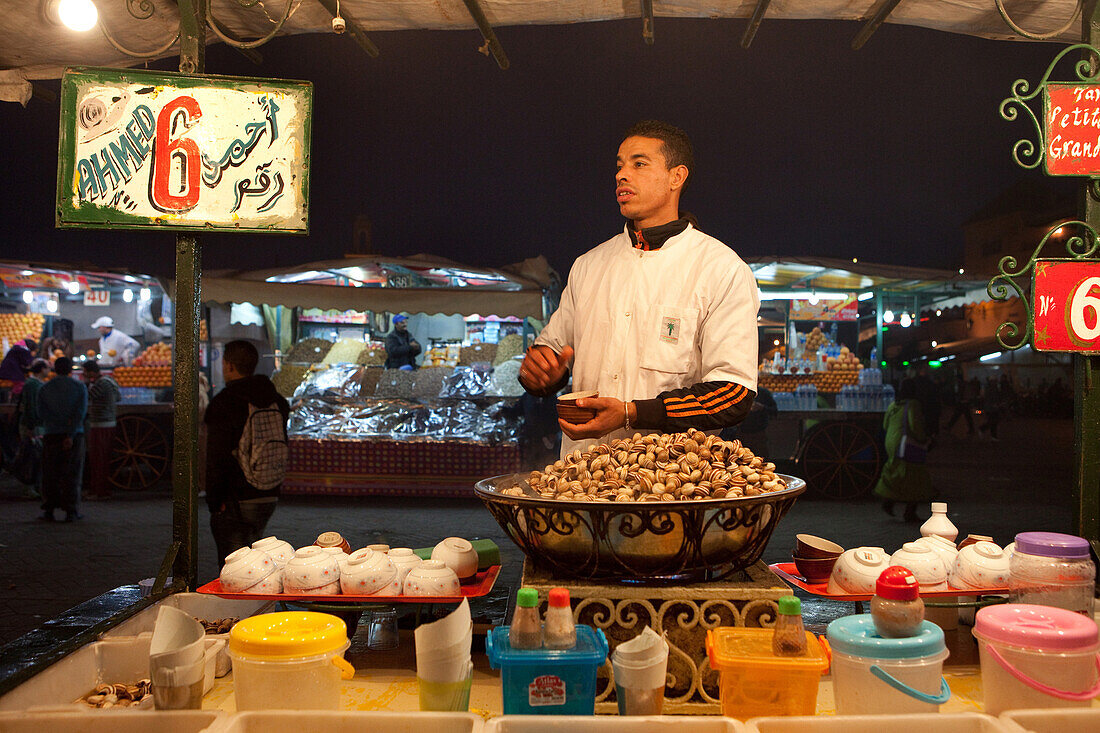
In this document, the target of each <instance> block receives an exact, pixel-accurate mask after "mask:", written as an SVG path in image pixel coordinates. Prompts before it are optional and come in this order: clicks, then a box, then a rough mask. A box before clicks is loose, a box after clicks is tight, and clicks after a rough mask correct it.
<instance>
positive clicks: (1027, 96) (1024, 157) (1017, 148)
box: [1000, 43, 1100, 188]
mask: <svg viewBox="0 0 1100 733" xmlns="http://www.w3.org/2000/svg"><path fill="white" fill-rule="evenodd" d="M1074 51H1085V52H1087V54H1088V56H1086V58H1083V59H1080V60H1078V61H1077V63H1076V64H1074V73H1075V74H1076V75H1077V80H1078V81H1080V82H1082V83H1087V84H1092V83H1096V82H1098V81H1100V50H1097V49H1096V48H1093V47H1092V46H1090V45H1089V44H1087V43H1078V44H1074V45H1072V46H1067V47H1066V48H1065V49H1063V50H1062V51H1061V52H1060V53H1059V54H1058V55H1057V56H1055V57H1054V60H1053V61H1051V62H1050V66H1048V67H1047V70H1046V73H1045V74H1043V78H1042V79H1041V80H1040V81H1039V83H1038V84H1037V85H1036V86H1035V89H1034V91H1029V90H1030V89H1031V87H1030V84H1029V83H1028V81H1027V79H1017V80H1016V81H1014V82H1013V83H1012V96H1011V97H1008V98H1006V99H1004V100H1003V101H1002V102H1001V106H1000V112H1001V117H1002V118H1004V119H1005V120H1008V121H1009V122H1015V121H1016V118H1017V117H1018V116H1019V113H1018V111H1017V108H1020V109H1022V110H1024V112H1026V113H1027V116H1028V118H1029V119H1030V120H1031V124H1032V126H1034V128H1035V135H1036V137H1037V138H1038V145H1036V143H1034V142H1032V141H1031V140H1029V139H1027V138H1023V139H1021V140H1017V141H1016V144H1015V145H1013V146H1012V159H1013V160H1015V161H1016V164H1017V165H1019V166H1020V167H1021V168H1027V169H1029V170H1030V169H1033V168H1037V167H1039V164H1040V163H1042V162H1043V155H1044V153H1045V150H1046V144H1045V141H1044V140H1043V126H1042V125H1041V124H1039V118H1038V116H1036V114H1035V111H1034V110H1033V109H1031V107H1030V106H1029V104H1028V102H1031V101H1032V100H1034V99H1035V98H1036V97H1038V96H1039V95H1040V94H1041V93H1042V92H1043V90H1045V89H1046V87H1047V85H1048V84H1049V83H1051V78H1050V75H1051V74H1052V73H1053V72H1054V67H1056V66H1057V65H1058V64H1059V63H1060V62H1061V61H1062V59H1063V58H1065V57H1066V55H1067V54H1069V53H1071V52H1074ZM1094 67H1095V68H1096V70H1095V71H1093V68H1094ZM1031 158H1034V159H1033V160H1029V159H1031ZM1090 188H1091V187H1090Z"/></svg>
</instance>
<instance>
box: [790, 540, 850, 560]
mask: <svg viewBox="0 0 1100 733" xmlns="http://www.w3.org/2000/svg"><path fill="white" fill-rule="evenodd" d="M794 554H795V555H798V556H799V557H804V558H808V559H814V558H829V557H831V558H838V557H840V556H841V555H842V554H844V548H843V547H841V546H840V545H838V544H837V543H835V542H830V541H829V540H827V539H823V538H821V537H815V536H814V535H812V534H796V535H795V536H794Z"/></svg>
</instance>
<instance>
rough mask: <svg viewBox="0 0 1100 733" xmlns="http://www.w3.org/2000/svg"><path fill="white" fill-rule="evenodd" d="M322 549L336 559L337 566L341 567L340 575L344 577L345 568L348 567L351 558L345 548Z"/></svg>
mask: <svg viewBox="0 0 1100 733" xmlns="http://www.w3.org/2000/svg"><path fill="white" fill-rule="evenodd" d="M321 549H322V550H324V551H325V552H327V553H328V554H330V555H332V556H333V557H334V558H336V564H337V565H338V566H339V567H340V574H341V575H342V574H343V572H344V568H346V567H347V565H348V557H350V556H349V555H348V554H347V553H346V552H344V548H342V547H322V548H321Z"/></svg>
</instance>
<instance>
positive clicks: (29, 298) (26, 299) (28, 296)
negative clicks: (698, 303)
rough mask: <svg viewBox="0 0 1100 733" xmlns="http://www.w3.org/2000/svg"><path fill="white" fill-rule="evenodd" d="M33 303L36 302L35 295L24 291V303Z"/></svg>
mask: <svg viewBox="0 0 1100 733" xmlns="http://www.w3.org/2000/svg"><path fill="white" fill-rule="evenodd" d="M33 301H34V293H32V292H31V291H29V290H24V291H23V302H24V303H31V302H33Z"/></svg>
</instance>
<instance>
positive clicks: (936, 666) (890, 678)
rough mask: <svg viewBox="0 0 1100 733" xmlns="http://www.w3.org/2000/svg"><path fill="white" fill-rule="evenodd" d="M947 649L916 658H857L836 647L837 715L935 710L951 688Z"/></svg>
mask: <svg viewBox="0 0 1100 733" xmlns="http://www.w3.org/2000/svg"><path fill="white" fill-rule="evenodd" d="M945 659H947V650H946V649H944V650H943V651H940V652H937V653H936V654H933V655H931V656H927V657H920V658H917V659H874V658H872V657H855V656H850V655H848V654H844V653H843V652H838V651H836V650H833V668H832V673H833V694H834V695H835V697H836V711H837V714H838V715H889V714H897V715H903V714H909V713H935V712H937V711H939V708H940V705H942V704H943V703H944V702H946V701H947V699H948V697H949V696H950V689H949V688H948V687H947V683H946V682H944V680H943V660H945Z"/></svg>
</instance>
